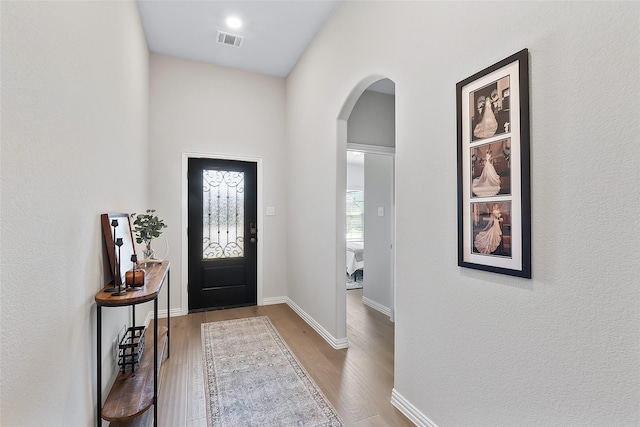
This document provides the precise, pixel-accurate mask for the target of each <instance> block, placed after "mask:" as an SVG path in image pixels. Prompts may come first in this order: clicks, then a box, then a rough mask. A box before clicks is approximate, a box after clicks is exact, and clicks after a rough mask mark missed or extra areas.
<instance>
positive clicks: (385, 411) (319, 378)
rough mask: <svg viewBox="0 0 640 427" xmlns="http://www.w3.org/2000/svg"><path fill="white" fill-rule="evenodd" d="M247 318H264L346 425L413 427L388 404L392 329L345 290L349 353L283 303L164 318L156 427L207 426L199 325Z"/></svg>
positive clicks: (352, 292)
mask: <svg viewBox="0 0 640 427" xmlns="http://www.w3.org/2000/svg"><path fill="white" fill-rule="evenodd" d="M252 316H268V317H269V319H270V320H271V323H273V325H274V327H275V328H276V329H277V331H278V333H279V334H280V335H281V336H282V338H283V339H284V340H285V341H286V343H287V345H288V346H289V348H290V349H291V351H293V353H294V354H295V355H296V357H297V358H298V360H299V361H300V363H301V364H302V365H303V366H304V368H305V369H306V370H307V372H308V373H309V375H311V377H312V378H313V380H314V381H315V382H316V384H317V385H318V386H319V387H320V389H321V390H322V392H323V393H324V394H325V395H326V396H327V398H328V399H329V401H330V402H331V404H332V405H333V406H334V408H335V409H336V411H337V412H338V414H339V415H340V417H341V418H342V420H343V421H344V423H345V425H346V426H358V427H364V426H373V427H376V426H412V425H413V424H412V423H411V422H410V421H409V420H408V419H407V418H406V417H405V416H404V415H402V413H400V411H398V410H397V409H396V408H395V407H394V406H393V405H392V404H391V402H390V400H391V390H392V388H393V355H394V350H393V343H394V338H393V337H394V329H393V323H392V322H390V321H389V318H388V317H386V316H385V315H383V314H381V313H379V312H377V311H376V310H374V309H372V308H370V307H367V306H365V305H364V304H362V289H358V290H349V291H347V326H348V327H347V329H348V331H347V336H348V339H349V348H348V349H344V350H335V349H333V348H332V347H331V346H330V345H329V344H328V343H327V342H326V341H325V340H324V339H323V338H322V337H321V336H320V335H318V334H317V333H316V332H315V331H314V330H313V328H311V327H310V326H309V325H308V324H307V323H306V322H305V321H304V320H302V319H301V318H300V317H299V316H298V315H297V314H296V313H295V312H294V311H293V310H292V309H291V308H289V307H288V306H287V305H286V304H278V305H268V306H259V307H258V306H254V307H243V308H235V309H230V310H219V311H208V312H201V313H193V314H189V315H187V316H179V317H173V318H171V357H170V358H169V359H167V360H165V361H164V365H163V368H162V374H161V383H160V396H159V404H158V425H159V426H166V427H180V426H185V427H207V421H206V409H205V398H204V383H203V372H202V344H201V337H200V325H201V324H202V323H207V322H215V321H218V320H229V319H238V318H243V317H252ZM165 320H166V319H165ZM159 324H165V321H163V319H161V320H160V321H159ZM238 427H241V426H238Z"/></svg>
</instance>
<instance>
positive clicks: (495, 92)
mask: <svg viewBox="0 0 640 427" xmlns="http://www.w3.org/2000/svg"><path fill="white" fill-rule="evenodd" d="M509 94H510V90H509V76H507V77H503V78H502V79H500V80H498V81H495V82H493V83H491V84H489V85H487V86H485V87H483V88H481V89H478V90H476V91H475V92H471V93H470V98H471V99H470V100H469V106H470V110H471V111H470V113H471V114H470V118H471V141H478V140H480V139H484V138H490V137H492V136H494V135H500V134H503V133H508V132H509V131H510V127H511V124H510V104H511V103H510V96H509Z"/></svg>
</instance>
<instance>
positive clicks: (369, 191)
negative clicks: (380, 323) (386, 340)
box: [363, 153, 394, 315]
mask: <svg viewBox="0 0 640 427" xmlns="http://www.w3.org/2000/svg"><path fill="white" fill-rule="evenodd" d="M364 179H365V182H364V207H365V208H364V242H365V244H364V276H365V277H364V290H363V298H364V301H365V303H366V304H368V305H371V306H372V307H374V308H376V309H377V310H379V311H382V312H383V313H385V314H387V315H390V314H391V310H392V309H393V298H392V297H393V276H392V273H393V270H392V266H393V257H392V255H393V251H392V246H391V245H392V243H393V237H394V236H393V231H394V223H393V210H394V206H393V182H394V180H393V156H391V155H386V154H371V153H367V154H365V159H364ZM380 208H382V212H380V211H379V209H380Z"/></svg>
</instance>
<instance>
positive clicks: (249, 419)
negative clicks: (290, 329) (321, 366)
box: [202, 316, 343, 427]
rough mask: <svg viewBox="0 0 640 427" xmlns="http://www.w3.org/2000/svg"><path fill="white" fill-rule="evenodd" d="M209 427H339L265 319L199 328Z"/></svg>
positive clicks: (313, 386)
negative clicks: (200, 331) (200, 330)
mask: <svg viewBox="0 0 640 427" xmlns="http://www.w3.org/2000/svg"><path fill="white" fill-rule="evenodd" d="M202 353H203V357H204V363H203V366H204V386H205V396H206V399H207V424H208V426H209V427H244V426H256V427H257V426H259V427H270V426H273V427H284V426H310V427H311V426H313V427H316V426H317V427H324V426H327V427H340V426H342V425H343V424H342V421H341V420H340V418H339V417H338V414H337V413H336V411H335V410H334V409H333V407H332V406H331V404H330V403H329V401H328V400H327V398H326V397H325V396H324V395H323V394H322V392H321V391H320V389H319V388H318V386H317V385H316V384H315V383H314V382H313V380H312V379H311V377H310V376H309V375H308V374H307V372H306V371H305V370H304V368H303V367H302V366H301V365H300V363H299V362H298V360H297V359H296V357H295V356H294V355H293V353H292V352H291V351H290V350H289V348H288V347H287V345H286V344H285V342H284V340H283V339H282V338H281V337H280V335H279V334H278V332H277V331H276V330H275V328H274V327H273V325H272V324H271V322H270V321H269V318H268V317H266V316H261V317H250V318H246V319H235V320H226V321H221V322H212V323H204V324H202Z"/></svg>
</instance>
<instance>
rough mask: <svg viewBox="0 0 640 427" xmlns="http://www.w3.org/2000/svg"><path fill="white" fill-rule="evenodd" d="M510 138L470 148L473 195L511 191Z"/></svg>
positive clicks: (483, 195) (491, 194) (485, 195)
mask: <svg viewBox="0 0 640 427" xmlns="http://www.w3.org/2000/svg"><path fill="white" fill-rule="evenodd" d="M510 157H511V140H510V139H509V138H507V139H504V140H501V141H496V142H492V143H491V144H484V145H479V146H476V147H472V148H471V192H472V195H473V197H491V196H496V195H498V194H510V193H511V167H510V160H511V159H510Z"/></svg>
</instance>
